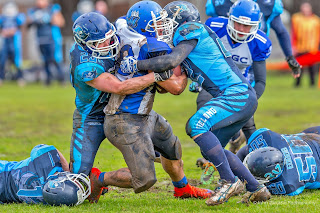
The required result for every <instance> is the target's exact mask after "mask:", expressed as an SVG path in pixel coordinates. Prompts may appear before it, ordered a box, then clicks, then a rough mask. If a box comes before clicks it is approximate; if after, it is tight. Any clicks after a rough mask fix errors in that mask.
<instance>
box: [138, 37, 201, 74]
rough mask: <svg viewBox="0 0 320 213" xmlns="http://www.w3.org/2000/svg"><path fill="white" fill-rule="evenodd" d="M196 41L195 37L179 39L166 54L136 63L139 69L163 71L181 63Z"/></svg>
mask: <svg viewBox="0 0 320 213" xmlns="http://www.w3.org/2000/svg"><path fill="white" fill-rule="evenodd" d="M197 43H198V41H197V40H196V39H192V40H188V41H181V42H180V43H179V44H178V45H177V46H176V47H175V48H173V49H172V52H171V53H170V54H167V55H162V56H158V57H155V58H150V59H146V60H139V61H138V63H137V66H138V69H139V70H152V71H154V72H163V71H166V70H170V69H173V68H175V67H177V66H178V65H179V64H181V63H182V61H183V60H184V59H186V58H187V57H188V55H189V54H190V52H191V51H192V50H193V49H194V48H195V46H196V45H197Z"/></svg>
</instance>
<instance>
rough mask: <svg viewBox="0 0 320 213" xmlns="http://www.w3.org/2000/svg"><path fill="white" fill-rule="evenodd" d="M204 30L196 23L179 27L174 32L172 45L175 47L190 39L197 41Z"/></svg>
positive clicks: (201, 25) (202, 26)
mask: <svg viewBox="0 0 320 213" xmlns="http://www.w3.org/2000/svg"><path fill="white" fill-rule="evenodd" d="M203 30H204V25H203V24H201V23H198V22H188V23H185V24H183V25H181V26H180V27H179V28H178V29H177V30H176V32H175V34H174V37H173V45H174V46H177V45H178V44H179V43H180V42H181V41H187V40H192V39H197V40H199V39H200V37H201V33H202V32H203Z"/></svg>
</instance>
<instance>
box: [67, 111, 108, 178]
mask: <svg viewBox="0 0 320 213" xmlns="http://www.w3.org/2000/svg"><path fill="white" fill-rule="evenodd" d="M104 139H105V135H104V131H103V116H101V118H100V119H97V118H96V117H95V118H93V119H92V120H90V119H89V118H86V119H85V120H84V121H82V116H81V114H80V113H79V111H78V110H75V112H74V114H73V133H72V137H71V145H70V171H71V172H72V173H84V174H86V175H89V173H90V171H91V168H92V166H93V162H94V159H95V156H96V153H97V151H98V149H99V146H100V144H101V142H102V141H103V140H104Z"/></svg>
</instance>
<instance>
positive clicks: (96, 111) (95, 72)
mask: <svg viewBox="0 0 320 213" xmlns="http://www.w3.org/2000/svg"><path fill="white" fill-rule="evenodd" d="M70 60H71V66H70V71H71V83H72V85H73V87H74V88H75V90H76V99H75V104H76V107H77V108H76V110H75V111H74V114H73V133H72V138H71V148H70V152H71V153H70V158H71V172H72V173H84V174H86V175H88V174H89V172H90V171H91V168H92V166H93V161H94V158H95V156H96V153H97V151H98V149H99V146H100V144H101V142H102V141H103V140H104V139H105V135H104V131H103V122H104V113H103V108H104V107H105V106H106V104H107V102H108V96H109V94H108V93H104V92H101V91H100V90H97V89H95V88H93V87H91V86H89V85H88V84H86V82H87V81H91V80H93V79H95V78H97V77H98V76H99V75H100V74H102V73H104V72H108V71H111V70H113V69H114V61H113V60H111V59H97V58H94V57H91V55H89V54H88V53H87V52H86V51H85V50H83V49H82V48H81V47H80V46H79V45H78V44H76V43H75V44H74V45H73V47H72V48H71V50H70Z"/></svg>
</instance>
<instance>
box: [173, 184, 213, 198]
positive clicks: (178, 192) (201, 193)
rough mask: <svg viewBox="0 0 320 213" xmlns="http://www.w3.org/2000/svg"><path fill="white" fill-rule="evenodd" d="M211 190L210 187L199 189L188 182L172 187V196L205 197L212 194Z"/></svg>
mask: <svg viewBox="0 0 320 213" xmlns="http://www.w3.org/2000/svg"><path fill="white" fill-rule="evenodd" d="M212 193H213V192H212V191H211V190H210V189H201V188H197V187H195V186H191V185H190V184H189V183H188V184H187V185H186V186H185V187H183V188H178V187H174V196H175V197H176V198H199V199H206V198H209V197H211V196H212Z"/></svg>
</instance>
